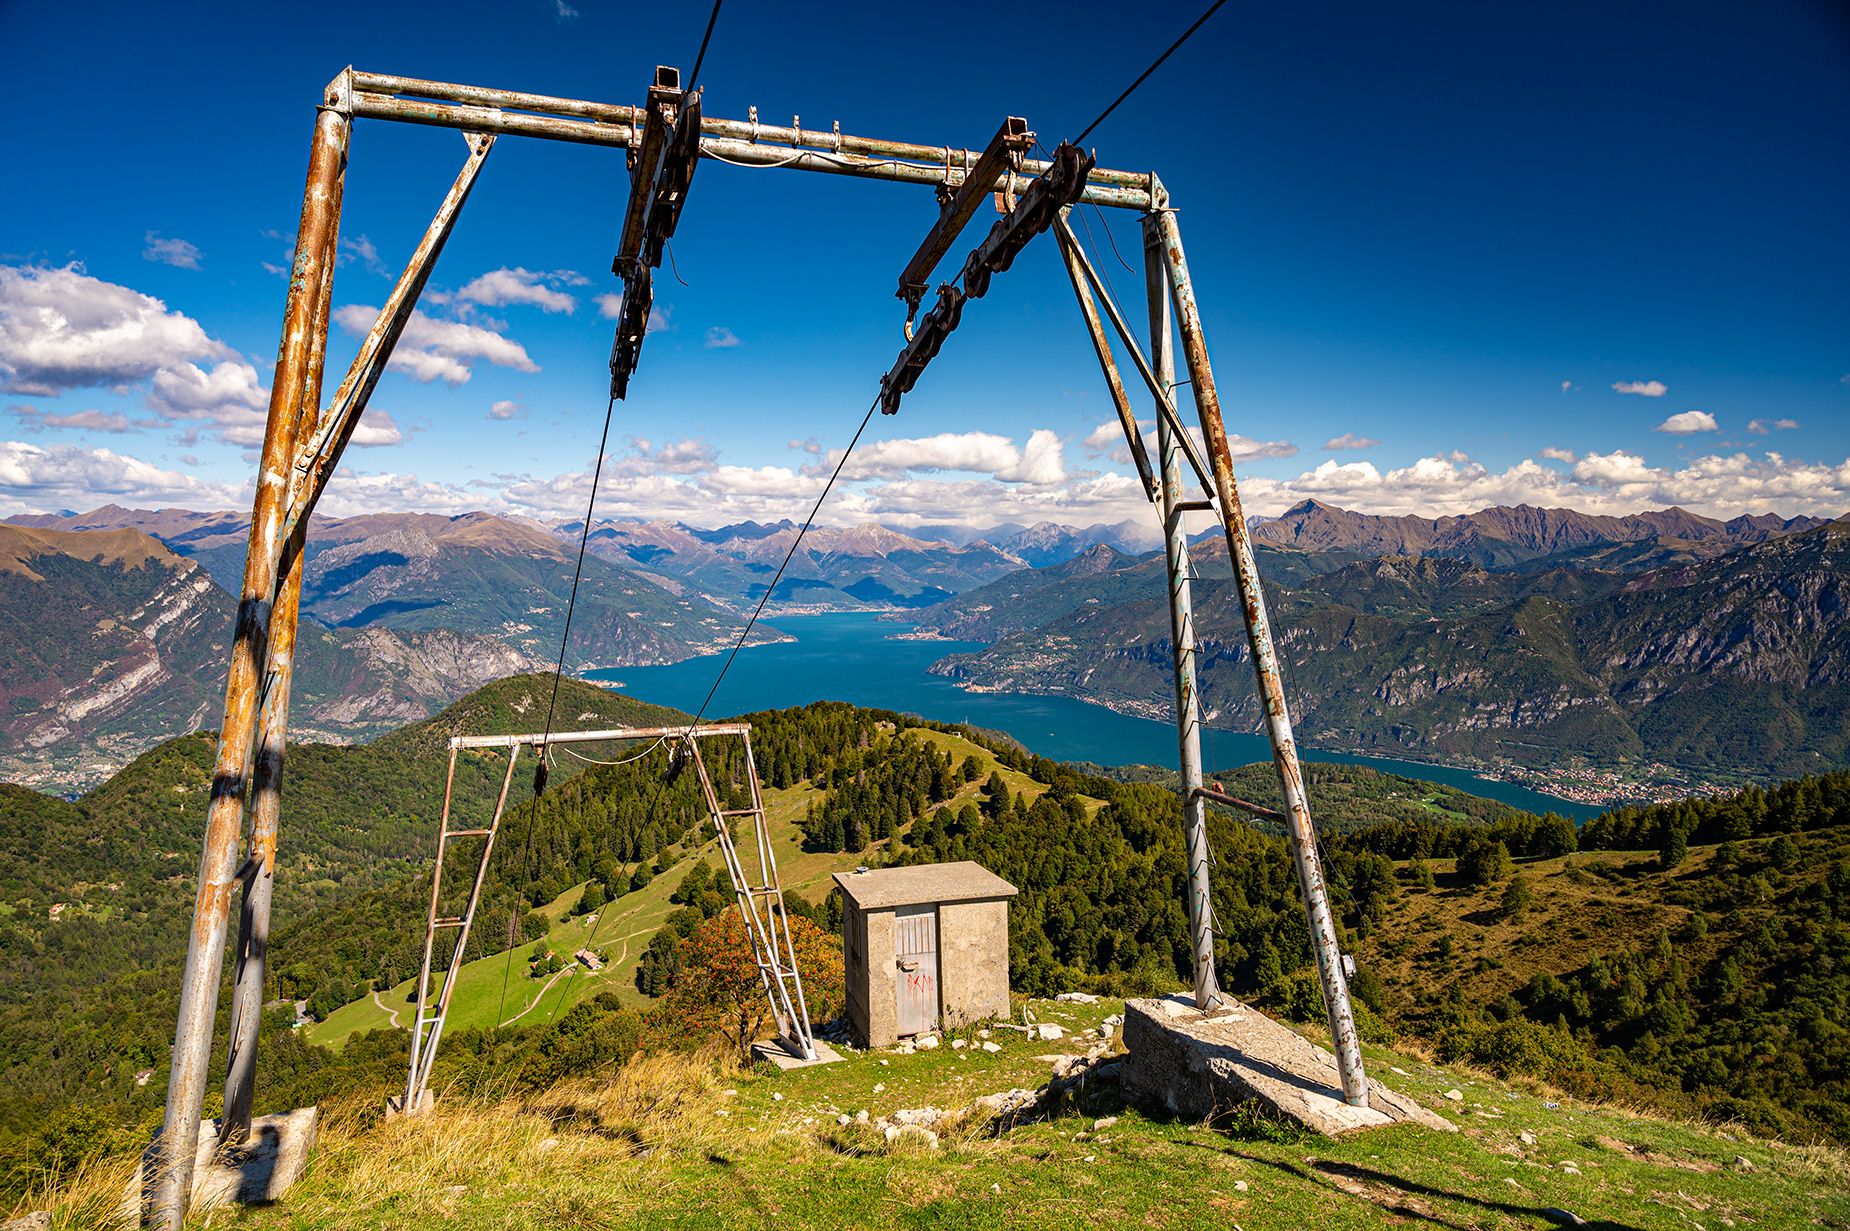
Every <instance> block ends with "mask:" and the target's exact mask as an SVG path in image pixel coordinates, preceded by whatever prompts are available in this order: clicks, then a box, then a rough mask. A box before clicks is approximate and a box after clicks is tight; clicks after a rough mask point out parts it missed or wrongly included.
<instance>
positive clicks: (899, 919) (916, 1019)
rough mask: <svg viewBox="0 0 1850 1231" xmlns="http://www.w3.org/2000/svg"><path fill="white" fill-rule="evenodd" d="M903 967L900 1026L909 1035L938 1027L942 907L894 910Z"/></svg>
mask: <svg viewBox="0 0 1850 1231" xmlns="http://www.w3.org/2000/svg"><path fill="white" fill-rule="evenodd" d="M894 916H895V917H894V924H895V926H894V935H895V937H896V942H895V949H896V950H897V953H896V956H895V959H894V960H895V963H896V964H897V965H898V967H899V978H898V979H897V980H896V982H897V984H898V994H899V1029H898V1031H897V1033H898V1034H899V1035H900V1037H902V1038H904V1037H906V1036H907V1035H914V1034H924V1033H926V1032H927V1031H930V1030H935V1029H937V1027H938V908H937V907H936V906H932V905H927V906H902V907H900V908H899V909H898V910H897V911H895V912H894Z"/></svg>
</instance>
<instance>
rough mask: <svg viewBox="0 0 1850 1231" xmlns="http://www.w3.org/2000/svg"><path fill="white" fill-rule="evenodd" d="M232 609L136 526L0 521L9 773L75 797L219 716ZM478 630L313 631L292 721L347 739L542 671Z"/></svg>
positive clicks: (200, 573)
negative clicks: (78, 527)
mask: <svg viewBox="0 0 1850 1231" xmlns="http://www.w3.org/2000/svg"><path fill="white" fill-rule="evenodd" d="M235 613H236V604H235V601H234V600H233V599H232V597H231V595H229V594H227V593H226V592H225V591H224V590H223V589H221V588H220V587H219V586H218V585H216V584H215V583H214V582H213V581H212V579H211V578H210V577H209V576H208V575H207V574H206V571H205V570H204V569H203V568H202V567H200V565H198V564H197V563H195V562H194V561H192V560H188V559H184V558H182V557H180V556H177V555H175V554H174V553H173V552H171V551H169V550H168V549H167V548H165V547H164V546H162V545H161V544H160V543H159V542H158V541H156V540H155V539H153V538H151V537H149V536H148V535H146V534H142V533H141V532H139V531H134V530H110V531H88V532H85V531H52V530H41V529H36V528H25V527H17V526H9V525H0V775H3V776H4V777H6V778H7V779H9V780H12V781H18V782H25V783H28V784H30V785H35V786H40V787H43V788H56V789H71V788H75V787H80V786H82V785H85V784H86V783H88V782H91V781H94V780H96V779H97V778H99V777H101V776H103V775H105V774H106V773H107V772H108V771H109V770H110V769H112V768H114V767H115V766H117V765H120V764H122V763H123V762H125V761H127V760H128V759H129V758H131V757H133V756H134V755H136V754H137V753H139V752H141V751H142V750H144V749H146V748H148V747H150V746H152V745H153V744H155V743H158V742H159V741H161V740H163V739H166V738H169V737H171V736H174V735H180V734H184V733H186V732H188V731H192V730H195V729H198V728H200V727H212V726H215V725H216V724H217V722H218V719H219V715H220V712H221V708H222V706H223V703H224V689H225V670H226V660H227V653H228V649H229V644H230V640H231V632H232V621H233V618H234V616H235ZM539 665H540V664H539V662H538V660H537V659H536V658H534V657H533V656H531V655H528V654H526V653H525V652H523V651H522V650H520V649H519V648H517V647H514V646H510V645H508V644H507V643H506V642H504V641H501V640H499V639H497V638H495V637H492V636H489V635H486V634H482V633H462V632H456V631H453V630H447V629H434V630H422V631H412V632H404V633H400V632H396V631H393V630H389V629H384V628H371V629H364V630H353V631H349V630H334V629H327V628H323V627H320V626H317V625H312V624H311V625H305V626H304V627H303V629H302V631H301V634H300V639H299V642H298V646H297V654H296V684H295V694H294V698H293V710H294V724H293V725H294V726H295V727H296V728H297V729H298V730H300V731H304V732H312V733H315V734H317V735H320V736H322V737H324V738H334V739H352V738H356V737H360V736H365V735H369V734H372V733H374V732H377V731H380V730H384V729H388V728H391V727H395V726H399V725H402V724H403V723H405V722H409V721H413V720H416V719H420V718H424V717H426V716H428V715H429V714H431V713H432V712H433V711H435V710H437V709H439V708H441V707H442V706H443V705H445V704H447V703H448V702H450V701H452V700H454V699H455V698H456V697H458V696H461V695H463V694H464V693H467V692H469V691H471V690H472V689H475V688H477V687H480V686H481V685H483V684H485V683H488V682H490V681H492V680H496V679H500V678H502V677H504V676H507V675H512V674H515V673H517V672H520V671H525V670H531V669H534V668H535V667H537V666H539Z"/></svg>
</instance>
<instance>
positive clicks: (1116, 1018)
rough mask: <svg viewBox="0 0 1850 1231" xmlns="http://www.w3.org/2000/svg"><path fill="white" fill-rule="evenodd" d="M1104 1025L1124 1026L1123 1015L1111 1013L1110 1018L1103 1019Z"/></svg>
mask: <svg viewBox="0 0 1850 1231" xmlns="http://www.w3.org/2000/svg"><path fill="white" fill-rule="evenodd" d="M1105 1024H1106V1025H1107V1026H1122V1025H1123V1024H1124V1014H1122V1013H1113V1014H1112V1015H1111V1016H1110V1017H1107V1018H1106V1019H1105Z"/></svg>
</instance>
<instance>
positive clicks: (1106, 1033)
mask: <svg viewBox="0 0 1850 1231" xmlns="http://www.w3.org/2000/svg"><path fill="white" fill-rule="evenodd" d="M1116 1029H1117V1027H1116V1026H1113V1025H1112V1024H1111V1023H1110V1022H1106V1023H1105V1024H1104V1025H1102V1026H1100V1027H1099V1028H1098V1037H1099V1038H1101V1039H1109V1038H1110V1037H1111V1032H1112V1031H1113V1030H1116Z"/></svg>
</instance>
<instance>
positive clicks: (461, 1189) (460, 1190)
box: [443, 1184, 469, 1197]
mask: <svg viewBox="0 0 1850 1231" xmlns="http://www.w3.org/2000/svg"><path fill="white" fill-rule="evenodd" d="M443 1191H444V1192H446V1193H448V1194H450V1196H452V1197H460V1196H462V1195H463V1194H464V1193H466V1192H468V1191H469V1186H468V1185H467V1184H452V1185H450V1186H449V1187H448V1188H446V1189H444V1190H443Z"/></svg>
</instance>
